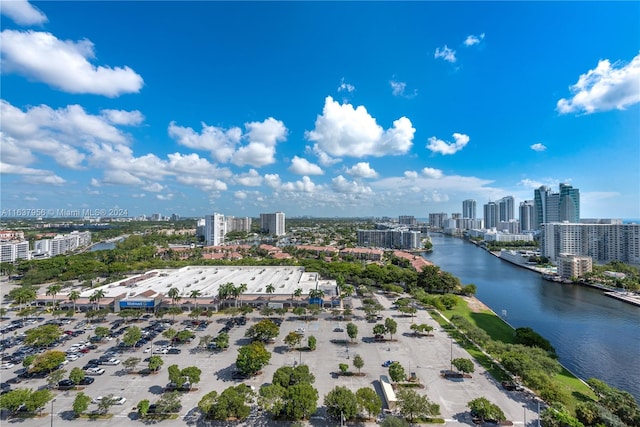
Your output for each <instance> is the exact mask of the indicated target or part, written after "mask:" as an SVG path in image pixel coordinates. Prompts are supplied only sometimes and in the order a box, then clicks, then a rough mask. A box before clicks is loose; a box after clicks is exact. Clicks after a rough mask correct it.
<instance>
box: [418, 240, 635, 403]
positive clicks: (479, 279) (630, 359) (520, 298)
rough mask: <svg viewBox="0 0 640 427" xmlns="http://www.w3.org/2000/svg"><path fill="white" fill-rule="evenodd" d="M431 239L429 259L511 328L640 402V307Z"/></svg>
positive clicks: (458, 243) (460, 243)
mask: <svg viewBox="0 0 640 427" xmlns="http://www.w3.org/2000/svg"><path fill="white" fill-rule="evenodd" d="M431 237H432V242H433V251H432V252H431V253H427V254H424V257H425V258H426V259H428V260H429V261H431V262H433V263H434V264H436V265H437V266H439V267H440V268H441V269H442V270H445V271H448V272H450V273H451V274H453V275H455V276H457V277H459V278H460V280H461V281H462V283H463V284H465V285H466V284H470V283H473V284H475V285H476V286H477V288H478V291H477V294H476V296H477V297H478V298H479V299H480V300H481V301H482V302H484V303H485V304H486V305H488V306H489V307H490V308H491V309H492V310H493V311H494V312H496V313H497V314H498V315H500V316H501V317H503V318H504V319H505V320H506V321H507V322H508V323H509V324H510V325H512V326H513V327H521V326H529V327H531V328H533V329H534V330H535V331H536V332H538V333H540V334H541V335H543V336H544V337H545V338H547V339H548V340H549V341H550V342H551V344H552V345H553V346H554V347H555V349H556V352H557V354H558V356H559V358H560V362H561V363H562V364H563V365H564V366H566V367H567V368H568V369H569V370H570V371H572V372H573V373H574V374H575V375H577V376H578V377H580V378H582V379H585V380H586V379H588V378H592V377H595V378H599V379H601V380H603V381H605V382H606V383H607V384H610V385H611V386H613V387H616V388H619V389H622V390H625V391H628V392H629V393H631V394H632V395H633V396H634V397H635V398H636V400H637V401H639V402H640V307H636V306H633V305H631V304H629V303H625V302H622V301H618V300H616V299H613V298H609V297H607V296H605V295H603V294H602V291H600V290H597V289H592V288H588V287H582V286H578V285H566V284H565V285H563V284H559V283H554V282H549V281H546V280H544V279H542V277H541V276H540V275H539V274H538V273H535V272H532V271H529V270H526V269H524V268H522V267H517V266H515V265H513V264H510V263H508V262H506V261H503V260H501V259H499V258H497V257H495V256H493V255H491V254H490V253H488V252H487V251H485V250H483V249H481V248H479V247H477V246H475V245H473V244H471V243H469V242H466V241H464V240H461V239H458V238H454V237H448V236H444V235H441V234H434V235H432V236H431Z"/></svg>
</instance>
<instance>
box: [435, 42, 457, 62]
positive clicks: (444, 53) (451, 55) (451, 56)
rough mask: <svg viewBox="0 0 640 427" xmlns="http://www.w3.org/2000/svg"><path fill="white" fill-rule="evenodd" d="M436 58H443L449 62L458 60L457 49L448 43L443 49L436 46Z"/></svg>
mask: <svg viewBox="0 0 640 427" xmlns="http://www.w3.org/2000/svg"><path fill="white" fill-rule="evenodd" d="M433 57H434V58H436V59H437V58H442V59H444V60H445V61H447V62H451V63H452V64H453V63H454V62H456V51H455V50H453V49H451V48H449V47H448V46H447V45H444V47H443V48H442V49H440V48H439V47H437V48H436V52H435V53H434V54H433Z"/></svg>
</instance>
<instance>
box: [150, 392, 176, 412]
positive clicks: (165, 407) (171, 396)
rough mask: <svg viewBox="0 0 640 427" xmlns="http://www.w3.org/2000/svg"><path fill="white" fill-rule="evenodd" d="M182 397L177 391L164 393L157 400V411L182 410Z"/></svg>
mask: <svg viewBox="0 0 640 427" xmlns="http://www.w3.org/2000/svg"><path fill="white" fill-rule="evenodd" d="M180 397H181V394H180V393H179V392H177V391H172V392H169V393H163V394H162V397H160V399H158V401H157V402H156V405H157V408H158V409H157V412H158V413H160V414H170V413H172V412H178V411H179V410H180V407H181V404H180Z"/></svg>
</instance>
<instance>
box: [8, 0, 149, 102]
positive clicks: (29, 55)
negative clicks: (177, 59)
mask: <svg viewBox="0 0 640 427" xmlns="http://www.w3.org/2000/svg"><path fill="white" fill-rule="evenodd" d="M4 3H6V2H3V6H4ZM0 52H1V54H2V62H3V72H13V73H18V74H21V75H24V76H26V77H27V78H30V79H34V80H37V81H41V82H44V83H46V84H48V85H50V86H52V87H55V88H57V89H60V90H62V91H64V92H69V93H91V94H95V95H104V96H108V97H116V96H119V95H121V94H123V93H137V92H139V91H140V89H141V88H142V85H143V84H144V81H143V79H142V77H141V76H140V75H139V74H137V73H136V72H135V71H133V70H132V69H131V68H129V67H127V66H124V67H114V68H112V67H108V66H95V65H93V64H92V63H91V62H89V59H94V58H95V53H94V49H93V43H91V42H90V41H89V40H81V41H78V42H74V41H71V40H65V41H63V40H59V39H58V38H56V37H55V36H54V35H53V34H51V33H45V32H38V31H15V30H4V31H2V33H0Z"/></svg>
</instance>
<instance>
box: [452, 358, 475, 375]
mask: <svg viewBox="0 0 640 427" xmlns="http://www.w3.org/2000/svg"><path fill="white" fill-rule="evenodd" d="M451 364H452V365H453V366H454V367H455V368H456V369H457V370H458V371H460V372H462V373H465V374H471V373H473V371H475V367H474V366H473V361H471V360H470V359H464V358H462V357H458V358H456V359H453V360H452V361H451Z"/></svg>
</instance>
